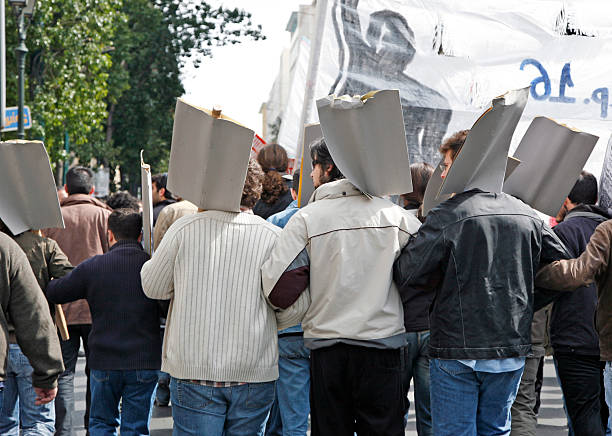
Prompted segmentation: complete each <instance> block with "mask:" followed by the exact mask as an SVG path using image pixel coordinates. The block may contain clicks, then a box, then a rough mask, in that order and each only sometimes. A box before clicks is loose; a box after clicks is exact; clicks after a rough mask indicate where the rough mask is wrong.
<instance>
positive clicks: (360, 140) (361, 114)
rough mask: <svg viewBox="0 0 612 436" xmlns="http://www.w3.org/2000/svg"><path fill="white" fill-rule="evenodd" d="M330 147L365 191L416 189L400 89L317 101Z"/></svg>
mask: <svg viewBox="0 0 612 436" xmlns="http://www.w3.org/2000/svg"><path fill="white" fill-rule="evenodd" d="M317 109H318V112H319V120H320V122H321V129H322V131H323V135H324V137H325V141H326V143H327V147H328V148H329V152H330V154H331V156H332V158H333V160H334V162H335V163H336V165H337V166H338V169H339V170H340V171H341V172H342V174H344V176H345V177H346V178H347V179H349V180H350V181H351V183H353V184H354V185H355V186H356V187H357V188H358V189H359V190H361V191H362V192H364V193H366V194H369V195H373V196H378V197H380V196H383V195H394V194H405V193H406V192H412V177H411V175H410V158H409V155H408V146H407V144H406V132H405V129H404V117H403V115H402V105H401V103H400V95H399V91H397V90H385V91H375V92H371V93H369V94H366V95H365V96H363V97H348V96H343V97H335V96H333V95H332V96H328V97H325V98H322V99H320V100H318V101H317Z"/></svg>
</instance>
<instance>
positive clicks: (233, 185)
mask: <svg viewBox="0 0 612 436" xmlns="http://www.w3.org/2000/svg"><path fill="white" fill-rule="evenodd" d="M254 135H255V133H254V132H253V131H252V130H250V129H247V128H246V127H243V126H241V125H240V124H238V123H236V122H234V121H232V120H231V119H229V118H227V117H225V116H224V115H220V116H219V118H217V117H215V116H213V114H212V112H211V111H208V110H205V109H201V108H198V107H196V106H192V105H190V104H188V103H186V102H184V101H183V100H178V101H177V103H176V112H175V115H174V129H173V133H172V149H171V151H170V164H169V166H168V189H169V190H170V191H172V192H173V193H175V194H176V195H178V196H180V197H182V198H184V199H185V200H189V201H191V202H192V203H194V204H195V205H197V206H198V207H199V208H201V209H204V210H223V211H228V212H240V199H241V198H242V189H243V187H244V181H245V179H246V173H247V168H248V164H249V156H250V153H251V146H252V144H253V136H254Z"/></svg>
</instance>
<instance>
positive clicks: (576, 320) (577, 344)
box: [550, 205, 610, 356]
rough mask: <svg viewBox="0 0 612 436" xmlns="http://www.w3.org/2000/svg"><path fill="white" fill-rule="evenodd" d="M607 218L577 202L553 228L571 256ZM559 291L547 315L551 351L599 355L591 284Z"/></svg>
mask: <svg viewBox="0 0 612 436" xmlns="http://www.w3.org/2000/svg"><path fill="white" fill-rule="evenodd" d="M609 218H610V215H609V214H608V213H607V212H606V211H605V210H603V209H601V208H599V207H597V206H588V205H580V206H577V207H575V208H574V209H572V210H571V211H570V212H569V213H568V214H567V216H566V217H565V219H564V220H563V222H561V223H560V224H558V225H557V226H556V227H555V228H554V229H553V230H554V232H555V233H556V234H557V236H559V239H561V240H562V241H563V243H564V244H565V246H566V247H567V249H568V250H569V252H570V254H571V255H572V257H578V256H580V254H582V252H583V251H584V250H585V249H586V246H587V244H588V243H589V239H590V238H591V235H592V234H593V232H594V231H595V228H596V227H597V226H598V225H599V224H601V223H602V222H604V221H606V220H607V219H609ZM560 294H561V296H560V297H559V298H558V299H557V300H555V303H554V305H553V309H552V313H551V318H550V342H551V345H552V346H553V349H554V351H555V352H556V353H559V352H561V353H563V352H565V353H568V352H570V353H577V354H581V355H587V356H599V337H598V335H597V331H596V330H595V311H596V309H597V289H596V287H595V284H592V285H590V286H585V287H582V288H578V289H576V290H575V291H573V292H562V293H560Z"/></svg>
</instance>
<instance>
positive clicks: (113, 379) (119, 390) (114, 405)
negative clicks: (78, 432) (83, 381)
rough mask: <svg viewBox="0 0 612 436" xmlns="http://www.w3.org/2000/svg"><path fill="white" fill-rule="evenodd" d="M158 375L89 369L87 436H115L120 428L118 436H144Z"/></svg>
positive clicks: (148, 371) (152, 370)
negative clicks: (89, 394)
mask: <svg viewBox="0 0 612 436" xmlns="http://www.w3.org/2000/svg"><path fill="white" fill-rule="evenodd" d="M158 372H159V371H157V370H154V369H144V370H135V371H100V370H95V369H92V370H91V411H90V415H89V434H90V435H91V436H108V435H116V434H117V427H119V425H121V436H136V435H148V434H149V422H150V421H151V409H152V407H153V399H154V392H155V386H156V385H157V374H158ZM120 401H121V415H120V414H119V402H120Z"/></svg>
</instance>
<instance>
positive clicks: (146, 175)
mask: <svg viewBox="0 0 612 436" xmlns="http://www.w3.org/2000/svg"><path fill="white" fill-rule="evenodd" d="M143 153H144V150H140V187H141V193H142V246H143V247H144V250H145V251H146V252H147V253H149V256H153V247H154V245H153V184H152V182H151V166H150V165H149V164H146V163H145V162H144V158H143Z"/></svg>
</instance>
